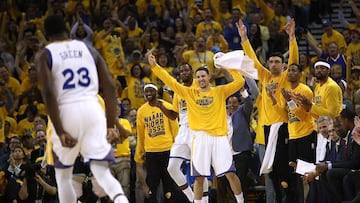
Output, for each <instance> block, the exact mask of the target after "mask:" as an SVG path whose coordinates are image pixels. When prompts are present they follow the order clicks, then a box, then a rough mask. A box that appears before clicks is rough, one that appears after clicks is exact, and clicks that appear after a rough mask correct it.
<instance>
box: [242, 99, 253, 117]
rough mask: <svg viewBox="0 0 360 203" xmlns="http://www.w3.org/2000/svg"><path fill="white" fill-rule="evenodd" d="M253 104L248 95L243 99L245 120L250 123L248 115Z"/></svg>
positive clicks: (249, 115)
mask: <svg viewBox="0 0 360 203" xmlns="http://www.w3.org/2000/svg"><path fill="white" fill-rule="evenodd" d="M253 107H254V104H253V102H252V99H251V97H250V96H248V97H246V98H245V99H244V113H245V116H246V120H247V121H248V122H249V123H250V117H251V113H252V110H253Z"/></svg>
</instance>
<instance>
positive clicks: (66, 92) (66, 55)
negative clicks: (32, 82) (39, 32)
mask: <svg viewBox="0 0 360 203" xmlns="http://www.w3.org/2000/svg"><path fill="white" fill-rule="evenodd" d="M46 49H47V50H48V52H49V57H50V63H51V64H50V69H51V70H50V71H51V74H52V76H53V80H54V81H53V82H54V87H53V88H54V91H55V95H56V98H57V100H58V103H59V104H64V103H69V102H77V101H84V100H97V97H96V94H97V93H98V90H99V81H98V72H97V68H96V64H95V60H94V57H93V55H92V53H91V52H90V50H89V48H88V47H87V46H86V45H85V44H84V43H83V42H81V41H78V40H65V41H58V42H53V43H51V44H49V45H47V46H46Z"/></svg>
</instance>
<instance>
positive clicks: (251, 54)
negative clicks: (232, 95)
mask: <svg viewBox="0 0 360 203" xmlns="http://www.w3.org/2000/svg"><path fill="white" fill-rule="evenodd" d="M241 45H242V47H243V49H244V53H245V54H246V55H248V56H249V58H251V59H252V60H253V61H254V65H255V68H256V69H257V70H258V74H259V79H260V80H263V79H264V78H265V76H267V75H270V71H269V70H268V69H266V68H265V67H264V66H263V65H262V64H261V62H260V61H259V60H258V58H257V56H256V53H255V51H254V49H253V48H252V47H251V44H250V41H249V39H247V40H246V41H244V42H242V43H241Z"/></svg>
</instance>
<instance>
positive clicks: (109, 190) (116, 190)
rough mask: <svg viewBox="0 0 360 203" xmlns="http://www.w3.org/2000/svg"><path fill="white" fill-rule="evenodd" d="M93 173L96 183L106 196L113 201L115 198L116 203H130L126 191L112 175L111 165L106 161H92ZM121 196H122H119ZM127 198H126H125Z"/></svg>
mask: <svg viewBox="0 0 360 203" xmlns="http://www.w3.org/2000/svg"><path fill="white" fill-rule="evenodd" d="M90 169H91V172H92V173H93V174H94V177H95V178H96V181H97V182H98V183H99V185H100V186H101V187H102V188H103V189H104V191H105V192H106V194H107V195H108V196H109V197H110V198H111V199H112V200H113V198H115V197H116V198H115V202H116V203H120V202H121V203H128V202H129V201H128V200H127V198H126V196H125V194H124V191H123V189H122V187H121V185H120V183H119V181H117V180H116V179H115V177H114V176H113V175H112V174H111V172H110V168H109V163H108V162H106V161H91V162H90ZM119 194H121V195H120V196H119ZM124 197H125V198H124Z"/></svg>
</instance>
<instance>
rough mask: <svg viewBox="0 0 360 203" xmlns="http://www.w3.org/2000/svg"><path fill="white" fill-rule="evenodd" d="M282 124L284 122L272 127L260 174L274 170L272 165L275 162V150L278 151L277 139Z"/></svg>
mask: <svg viewBox="0 0 360 203" xmlns="http://www.w3.org/2000/svg"><path fill="white" fill-rule="evenodd" d="M282 124H283V123H282V122H279V123H274V124H272V125H271V127H270V132H269V141H268V144H267V146H266V151H265V155H264V159H263V162H262V164H261V168H260V175H262V174H265V173H270V172H271V171H272V166H273V163H274V158H275V152H276V143H277V139H278V133H279V128H280V126H281V125H282Z"/></svg>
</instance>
